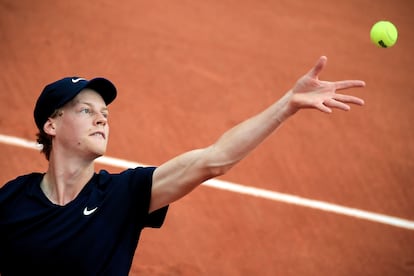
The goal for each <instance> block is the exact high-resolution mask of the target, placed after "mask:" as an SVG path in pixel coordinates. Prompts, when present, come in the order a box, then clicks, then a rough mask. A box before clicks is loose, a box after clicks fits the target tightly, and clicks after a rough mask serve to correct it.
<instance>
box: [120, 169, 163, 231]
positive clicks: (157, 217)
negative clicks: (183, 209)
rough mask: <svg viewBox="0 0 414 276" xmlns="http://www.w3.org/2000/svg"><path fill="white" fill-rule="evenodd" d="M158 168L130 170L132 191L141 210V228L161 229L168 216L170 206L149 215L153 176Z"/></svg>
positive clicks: (138, 208)
mask: <svg viewBox="0 0 414 276" xmlns="http://www.w3.org/2000/svg"><path fill="white" fill-rule="evenodd" d="M155 169H156V167H138V168H135V169H130V170H128V171H129V172H130V173H132V176H131V179H130V182H129V184H130V189H131V190H132V193H133V195H134V201H135V205H136V206H137V210H139V212H140V215H139V217H140V218H144V219H143V221H141V222H140V224H141V227H142V228H144V227H151V228H160V227H161V226H162V225H163V223H164V221H165V217H166V215H167V211H168V205H167V206H165V207H163V208H160V209H158V210H155V211H153V212H151V213H149V207H150V203H151V191H152V176H153V173H154V171H155Z"/></svg>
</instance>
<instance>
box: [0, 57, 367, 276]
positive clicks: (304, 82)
mask: <svg viewBox="0 0 414 276" xmlns="http://www.w3.org/2000/svg"><path fill="white" fill-rule="evenodd" d="M326 61H327V59H326V57H320V59H319V60H318V62H317V63H316V65H315V66H314V67H313V68H312V69H311V70H310V71H309V72H308V73H307V74H305V75H304V76H303V77H302V78H300V79H299V80H298V81H297V82H296V84H295V85H294V86H293V88H292V89H291V90H290V91H288V92H287V93H286V94H285V95H284V96H283V97H282V98H281V99H279V100H278V101H277V102H275V103H274V104H272V105H271V106H269V107H268V108H267V109H265V110H263V111H262V112H260V113H259V114H257V115H255V116H253V117H251V118H249V119H247V120H246V121H244V122H242V123H240V124H238V125H236V126H235V127H233V128H232V129H230V130H228V131H227V132H225V133H224V134H223V135H222V136H221V137H220V138H219V139H218V140H217V141H216V142H215V143H214V144H212V145H210V146H208V147H205V148H201V149H196V150H193V151H189V152H186V153H184V154H182V155H179V156H177V157H175V158H173V159H172V160H169V161H167V162H166V163H164V164H162V165H160V166H159V167H157V168H153V167H149V168H135V169H129V170H126V171H123V172H121V173H120V174H109V173H108V172H106V171H101V172H99V173H95V172H94V163H93V162H94V160H95V159H96V158H97V157H99V156H102V155H103V154H104V153H105V150H106V146H107V141H108V135H109V126H108V108H107V105H108V104H110V103H111V102H112V101H113V100H114V99H115V97H116V93H117V92H116V89H115V87H114V85H113V84H112V83H111V82H110V81H108V80H106V79H103V78H95V79H93V80H91V81H87V80H85V79H82V78H77V77H75V78H64V79H62V80H59V81H56V82H54V83H52V84H49V85H48V86H46V87H45V89H44V90H43V92H42V94H41V95H40V96H39V99H38V100H37V103H36V106H35V110H34V117H35V121H36V125H37V127H38V128H39V134H38V141H39V143H41V144H43V152H44V153H45V156H46V158H47V159H48V160H49V166H48V169H47V171H46V173H44V174H41V173H32V174H29V175H25V176H20V177H18V178H17V179H15V180H13V181H10V182H9V183H7V184H6V185H5V186H4V187H3V188H2V189H1V190H0V227H1V228H0V239H1V244H0V246H1V247H0V272H1V273H2V275H3V276H4V275H27V274H29V273H30V274H35V275H127V274H128V272H129V269H130V267H131V262H132V259H133V255H134V252H135V249H136V247H137V244H138V240H139V236H140V233H141V230H142V229H143V228H144V227H160V226H161V225H162V223H163V221H164V218H165V215H166V212H167V208H168V205H169V204H170V203H172V202H174V201H176V200H178V199H180V198H181V197H183V196H184V195H186V194H188V193H189V192H190V191H191V190H193V189H194V188H196V187H197V186H198V185H200V184H201V183H203V182H204V181H206V180H208V179H210V178H213V177H216V176H220V175H223V174H225V173H226V172H227V171H228V170H229V169H230V168H232V167H233V166H234V165H235V164H237V163H238V162H239V161H240V160H242V159H243V158H244V157H245V156H246V155H247V154H248V153H250V152H251V151H252V150H253V149H254V148H255V147H256V146H258V145H259V144H260V143H261V142H262V141H263V140H264V139H265V138H266V137H268V136H269V135H270V134H271V133H272V132H273V131H274V130H275V129H277V128H278V127H279V126H280V124H281V123H282V122H284V121H285V120H286V119H288V118H289V117H290V116H292V115H294V114H295V113H296V112H297V111H299V110H300V109H305V108H313V109H317V110H320V111H322V112H326V113H330V112H332V108H337V109H341V110H349V109H350V107H349V105H348V104H357V105H362V104H363V103H364V102H363V100H362V99H359V98H357V97H354V96H350V95H344V94H338V93H336V91H337V90H341V89H348V88H353V87H363V86H365V83H364V82H363V81H359V80H347V81H337V82H328V81H320V80H319V79H318V75H319V73H320V72H321V70H322V69H323V68H324V66H325V64H326Z"/></svg>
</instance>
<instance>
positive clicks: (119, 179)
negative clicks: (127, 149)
mask: <svg viewBox="0 0 414 276" xmlns="http://www.w3.org/2000/svg"><path fill="white" fill-rule="evenodd" d="M155 169H156V167H137V168H133V169H127V170H124V171H122V172H120V173H109V172H107V171H106V170H101V171H99V173H98V182H99V185H105V184H106V183H109V182H112V183H142V182H150V183H152V175H153V173H154V170H155Z"/></svg>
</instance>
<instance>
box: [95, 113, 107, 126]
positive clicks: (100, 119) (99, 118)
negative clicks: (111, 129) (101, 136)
mask: <svg viewBox="0 0 414 276" xmlns="http://www.w3.org/2000/svg"><path fill="white" fill-rule="evenodd" d="M107 123H108V118H106V117H105V116H104V114H102V113H100V112H97V113H96V117H95V124H96V125H102V126H105V125H106V124H107Z"/></svg>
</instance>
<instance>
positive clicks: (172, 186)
mask: <svg viewBox="0 0 414 276" xmlns="http://www.w3.org/2000/svg"><path fill="white" fill-rule="evenodd" d="M326 61H327V58H326V57H325V56H322V57H320V58H319V60H318V61H317V63H316V65H315V66H314V67H313V68H312V69H311V70H310V71H309V72H308V73H307V74H305V75H304V76H303V77H301V78H300V79H298V81H297V82H296V84H295V85H294V86H293V88H292V89H291V90H289V91H288V92H287V93H286V94H285V95H284V96H283V97H282V98H280V99H279V100H278V101H276V102H275V103H273V104H272V105H270V106H269V107H268V108H266V109H265V110H263V111H262V112H260V113H258V114H257V115H255V116H253V117H250V118H248V119H247V120H245V121H243V122H241V123H240V124H238V125H236V126H235V127H233V128H231V129H229V130H228V131H226V132H225V133H224V134H223V135H222V136H221V137H220V138H219V139H218V140H217V141H216V142H215V143H213V144H212V145H210V146H208V147H206V148H202V149H196V150H192V151H189V152H186V153H184V154H181V155H179V156H177V157H175V158H173V159H171V160H169V161H167V162H165V163H164V164H162V165H161V166H159V167H158V168H157V169H156V170H155V172H154V176H153V187H152V196H151V204H150V212H151V211H154V210H157V209H159V208H161V207H163V206H166V205H168V204H170V203H172V202H174V201H176V200H178V199H180V198H181V197H183V196H185V195H186V194H188V193H189V192H191V191H192V190H193V189H194V188H196V187H197V186H198V185H200V184H201V183H203V182H204V181H206V180H208V179H211V178H214V177H217V176H220V175H223V174H225V173H226V172H227V171H228V170H229V169H231V168H232V167H233V166H234V165H236V164H237V163H238V162H239V161H240V160H242V159H243V158H244V157H245V156H246V155H248V154H249V153H250V152H251V151H252V150H254V149H255V148H256V147H257V146H258V145H259V144H261V143H262V142H263V141H264V140H265V139H266V138H267V137H269V135H270V134H272V133H273V132H274V131H275V130H276V129H277V128H278V127H279V126H280V125H281V124H282V123H283V122H284V121H285V120H287V119H288V118H289V117H291V116H292V115H294V114H295V113H296V112H298V111H299V110H301V109H308V108H310V109H317V110H320V111H322V112H325V113H331V112H332V108H336V109H341V110H345V111H347V110H349V109H350V106H349V105H348V104H357V105H363V104H364V101H363V100H362V99H360V98H357V97H354V96H350V95H345V94H338V93H336V92H337V91H338V90H342V89H348V88H353V87H363V86H365V83H364V82H363V81H360V80H343V81H335V82H330V81H321V80H319V78H318V76H319V73H320V72H321V71H322V69H323V68H324V67H325V65H326Z"/></svg>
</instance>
